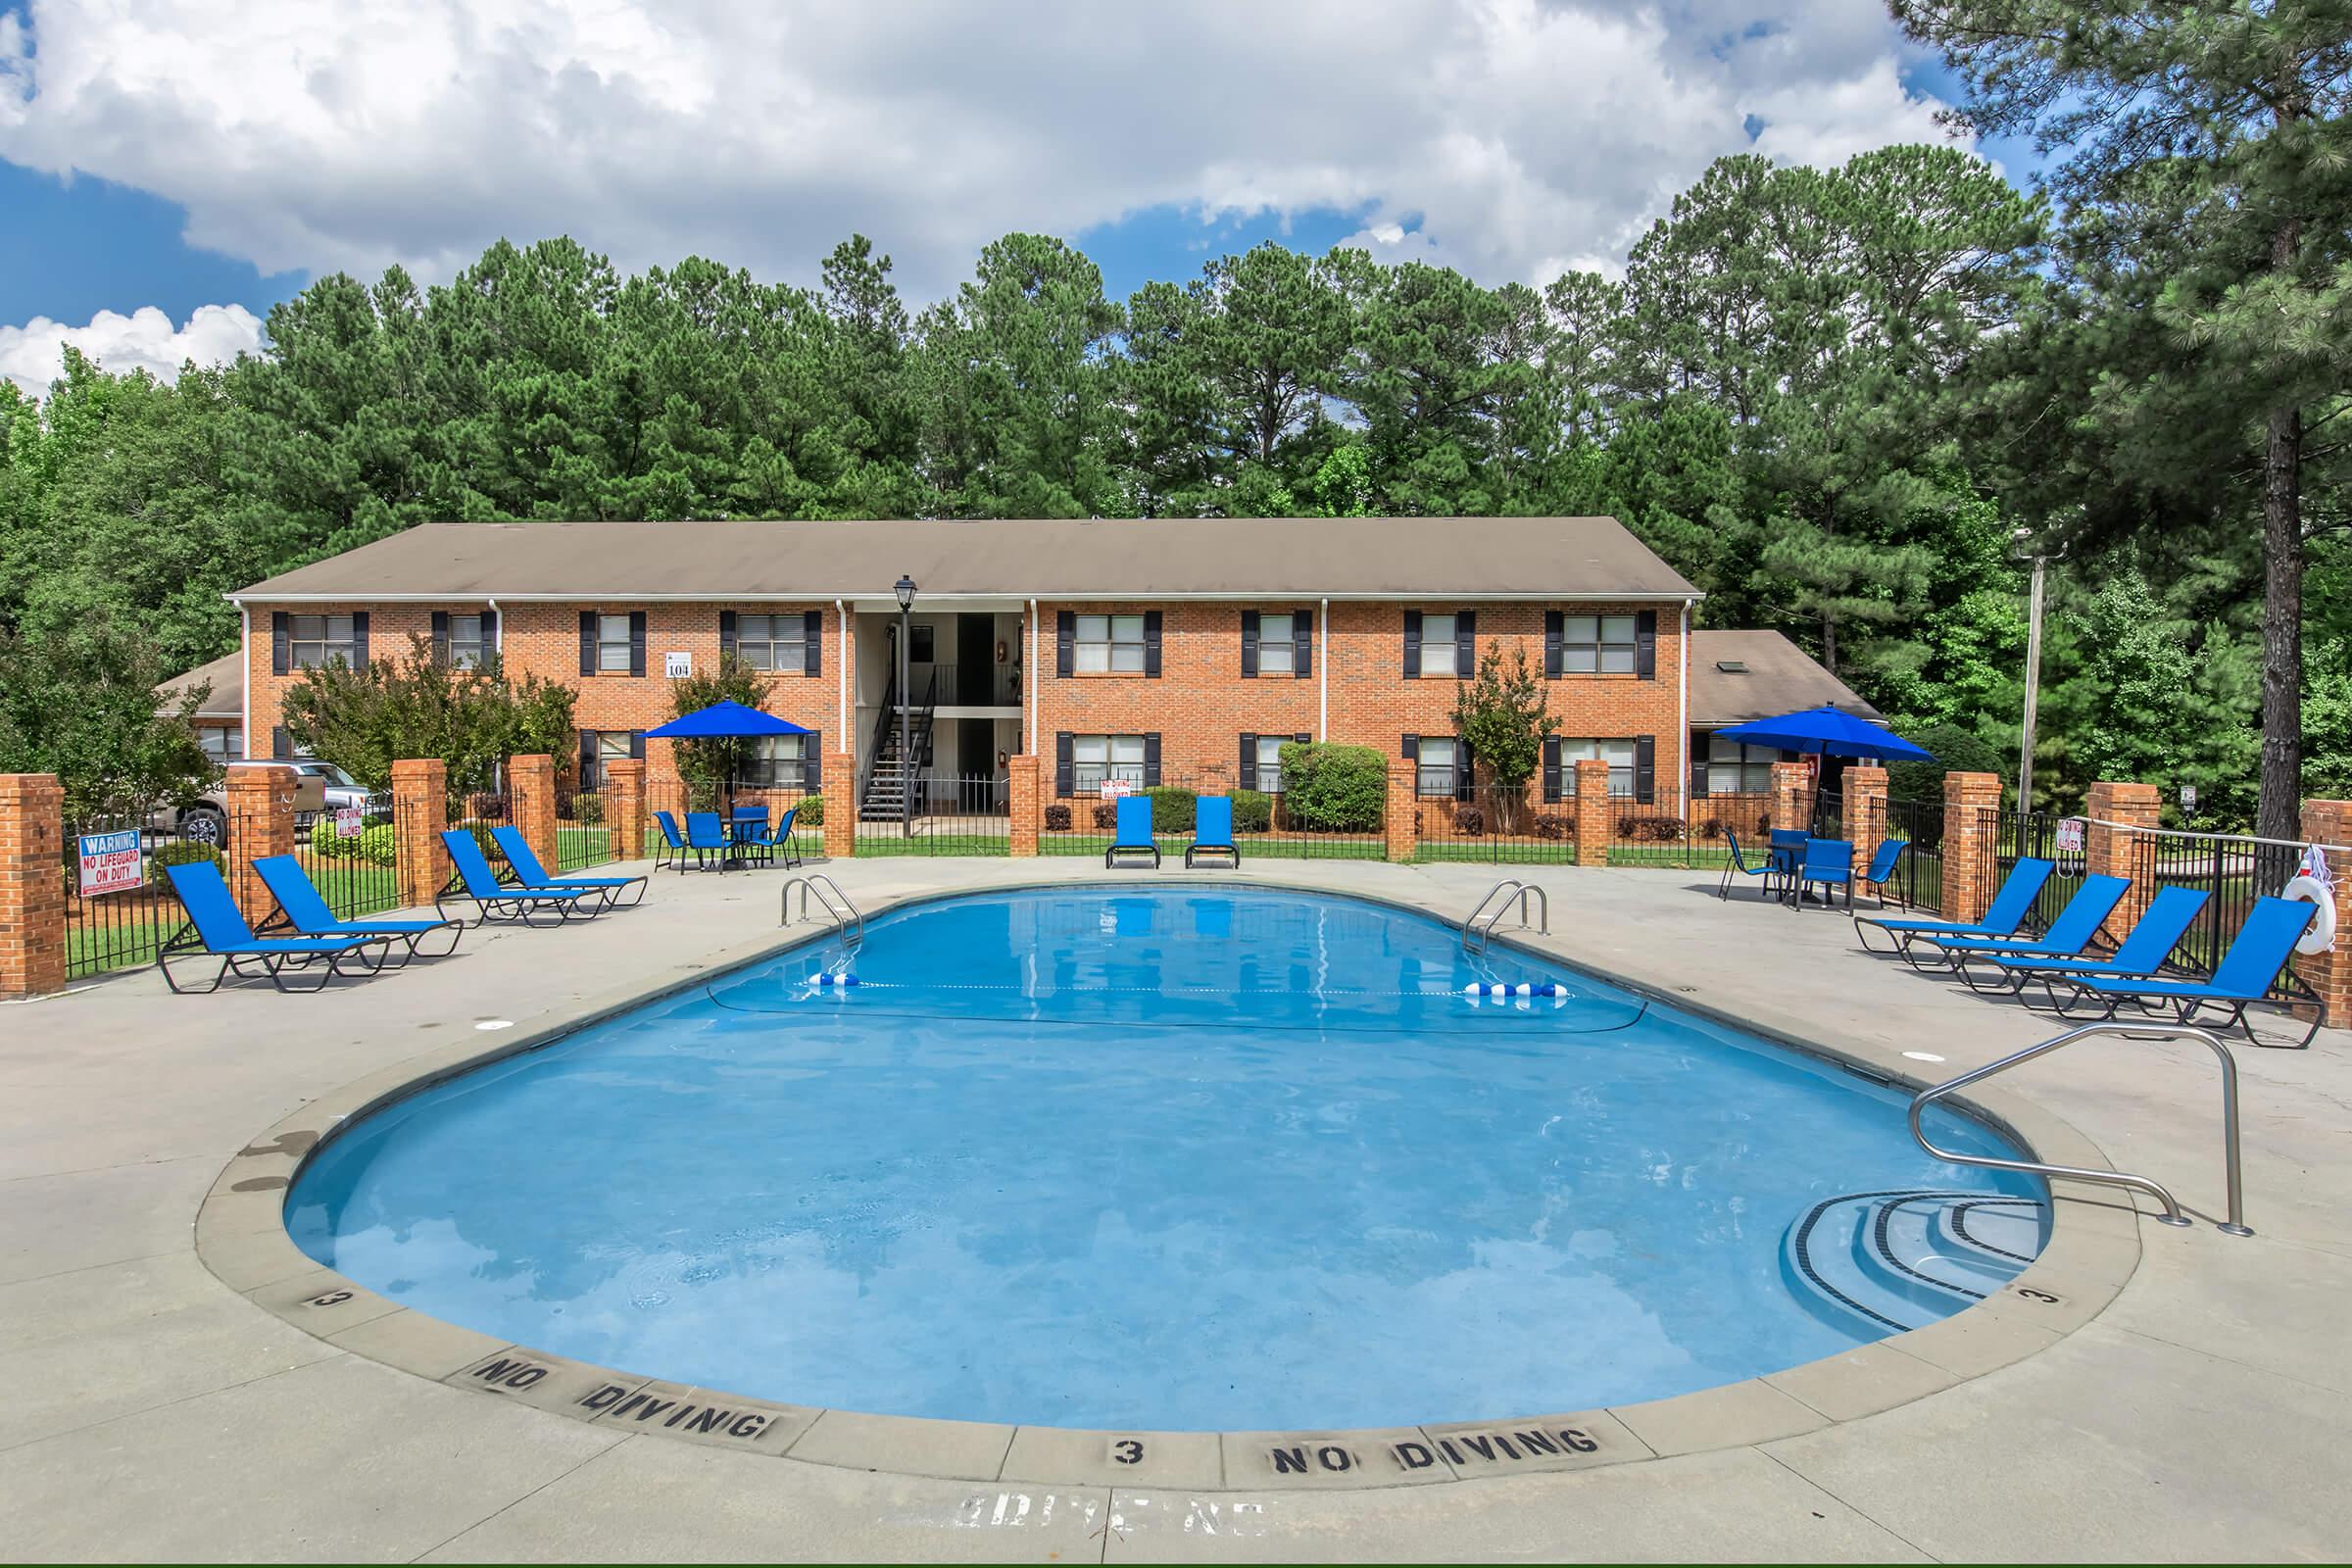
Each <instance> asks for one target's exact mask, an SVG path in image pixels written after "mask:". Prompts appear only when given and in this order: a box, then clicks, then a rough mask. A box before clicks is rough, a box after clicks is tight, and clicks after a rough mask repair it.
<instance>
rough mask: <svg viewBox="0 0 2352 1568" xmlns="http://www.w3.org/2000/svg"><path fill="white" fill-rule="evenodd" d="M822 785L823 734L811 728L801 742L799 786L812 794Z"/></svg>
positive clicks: (823, 778) (823, 771)
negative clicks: (806, 737) (807, 736)
mask: <svg viewBox="0 0 2352 1568" xmlns="http://www.w3.org/2000/svg"><path fill="white" fill-rule="evenodd" d="M824 787H825V735H824V731H822V730H814V729H812V730H810V731H809V738H808V739H806V740H804V741H802V742H801V788H803V789H805V790H807V791H808V792H809V794H811V795H814V794H815V793H816V792H817V791H818V790H821V789H823V788H824ZM845 809H847V807H846V804H845Z"/></svg>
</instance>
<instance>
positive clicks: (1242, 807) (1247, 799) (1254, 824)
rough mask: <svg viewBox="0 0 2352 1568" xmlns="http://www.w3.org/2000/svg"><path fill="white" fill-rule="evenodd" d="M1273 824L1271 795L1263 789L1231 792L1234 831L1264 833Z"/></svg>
mask: <svg viewBox="0 0 2352 1568" xmlns="http://www.w3.org/2000/svg"><path fill="white" fill-rule="evenodd" d="M1293 744H1294V745H1296V744H1297V743H1296V742H1294V743H1293ZM1273 826H1274V797H1273V796H1271V795H1268V794H1267V793H1265V791H1263V790H1235V791H1234V792H1233V830H1234V831H1235V832H1236V833H1264V832H1267V831H1269V830H1271V829H1272V828H1273Z"/></svg>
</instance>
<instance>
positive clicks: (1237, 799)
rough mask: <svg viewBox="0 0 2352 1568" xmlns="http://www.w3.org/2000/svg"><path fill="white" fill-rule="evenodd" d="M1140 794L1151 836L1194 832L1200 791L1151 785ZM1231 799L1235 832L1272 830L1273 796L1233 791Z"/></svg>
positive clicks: (1198, 815) (1259, 792)
mask: <svg viewBox="0 0 2352 1568" xmlns="http://www.w3.org/2000/svg"><path fill="white" fill-rule="evenodd" d="M1141 793H1142V795H1143V796H1144V798H1145V799H1146V800H1148V801H1150V802H1151V803H1152V832H1153V833H1155V834H1156V833H1190V832H1192V831H1193V828H1194V826H1195V824H1196V823H1197V822H1198V821H1199V819H1200V811H1199V803H1200V800H1201V793H1200V791H1198V790H1189V789H1186V788H1185V787H1184V786H1183V785H1181V784H1154V785H1152V786H1151V787H1150V788H1148V789H1146V790H1143V791H1142V792H1141ZM1230 798H1231V800H1232V801H1233V830H1234V831H1235V832H1236V833H1263V832H1266V831H1267V830H1268V829H1270V828H1271V827H1273V825H1274V797H1273V796H1271V795H1268V794H1266V793H1264V792H1263V791H1261V790H1235V791H1233V792H1232V794H1231V797H1230ZM1105 825H1108V824H1107V823H1106V824H1105Z"/></svg>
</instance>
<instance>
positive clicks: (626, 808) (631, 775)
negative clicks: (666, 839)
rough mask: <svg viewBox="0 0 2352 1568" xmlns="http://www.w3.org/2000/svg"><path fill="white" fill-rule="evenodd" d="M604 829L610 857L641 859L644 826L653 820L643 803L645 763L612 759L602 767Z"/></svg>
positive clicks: (643, 845)
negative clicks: (608, 837)
mask: <svg viewBox="0 0 2352 1568" xmlns="http://www.w3.org/2000/svg"><path fill="white" fill-rule="evenodd" d="M604 771H605V830H606V831H607V832H608V833H610V834H611V835H612V838H613V858H614V859H615V860H642V859H644V858H645V827H646V824H647V823H648V822H651V821H652V820H653V818H652V817H651V816H650V815H648V814H647V809H646V804H645V760H644V759H643V758H640V757H622V758H615V759H614V760H612V761H610V762H607V763H606V764H605V769H604Z"/></svg>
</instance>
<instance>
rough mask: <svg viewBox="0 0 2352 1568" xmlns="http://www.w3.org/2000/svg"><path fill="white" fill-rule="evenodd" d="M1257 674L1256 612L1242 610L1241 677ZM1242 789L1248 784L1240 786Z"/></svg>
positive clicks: (1249, 677)
mask: <svg viewBox="0 0 2352 1568" xmlns="http://www.w3.org/2000/svg"><path fill="white" fill-rule="evenodd" d="M1256 674H1257V612H1256V611H1254V610H1245V611H1243V612H1242V678H1243V679H1244V680H1250V679H1252V678H1254V677H1255V676H1256ZM1242 787H1243V788H1244V789H1248V788H1250V786H1249V785H1244V786H1242Z"/></svg>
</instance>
